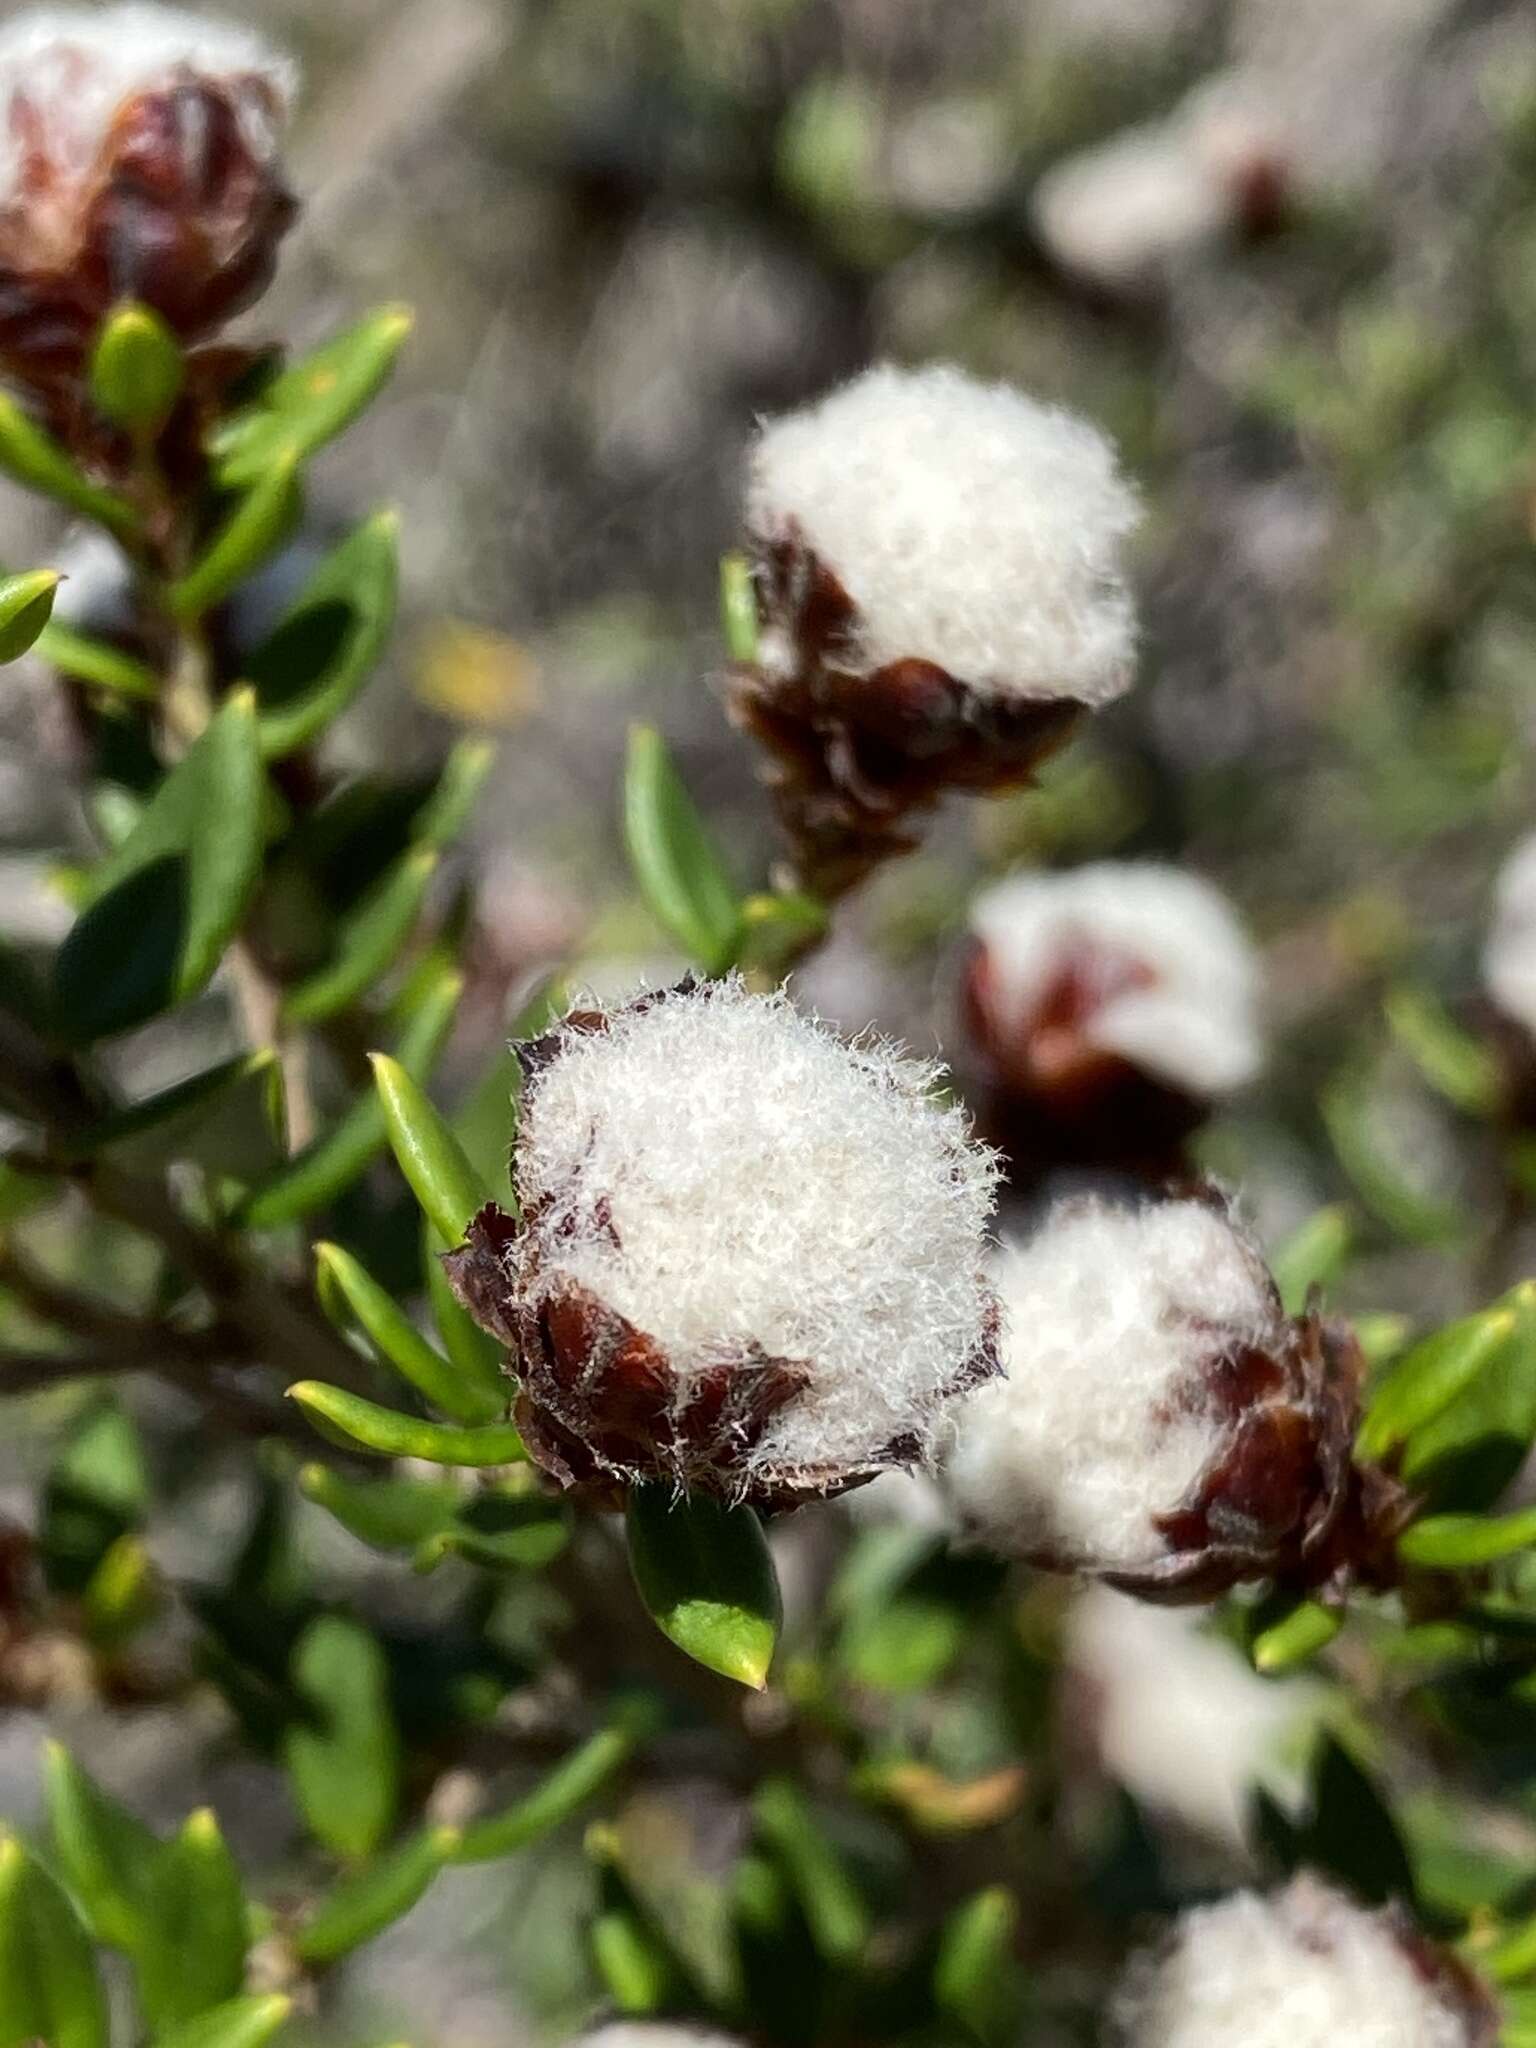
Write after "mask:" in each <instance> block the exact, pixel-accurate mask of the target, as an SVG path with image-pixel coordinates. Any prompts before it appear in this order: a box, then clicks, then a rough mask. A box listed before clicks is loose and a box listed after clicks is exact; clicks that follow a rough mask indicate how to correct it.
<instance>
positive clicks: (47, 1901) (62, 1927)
mask: <svg viewBox="0 0 1536 2048" xmlns="http://www.w3.org/2000/svg"><path fill="white" fill-rule="evenodd" d="M37 2042H41V2043H43V2044H44V2048H107V2004H106V1999H105V1997H104V1996H103V1994H102V1988H101V1980H100V1978H99V1977H98V1976H97V1974H96V1958H95V1957H94V1955H93V1954H92V1953H91V1944H90V1939H89V1937H88V1936H87V1934H86V1931H85V1929H84V1928H83V1927H82V1926H81V1924H80V1920H79V1917H78V1915H77V1914H76V1912H75V1909H74V1907H73V1906H72V1905H71V1904H70V1903H69V1900H68V1899H67V1898H66V1897H65V1896H64V1894H63V1892H62V1891H60V1889H59V1887H58V1886H57V1885H56V1884H55V1883H54V1881H53V1879H52V1878H51V1877H50V1876H49V1875H48V1873H47V1871H45V1870H44V1869H43V1867H42V1865H41V1864H39V1863H38V1862H36V1861H35V1859H34V1858H32V1857H30V1856H29V1855H28V1854H27V1852H26V1851H25V1849H23V1848H22V1846H21V1844H20V1842H18V1841H17V1840H16V1838H15V1836H14V1835H0V2048H28V2044H32V2043H37Z"/></svg>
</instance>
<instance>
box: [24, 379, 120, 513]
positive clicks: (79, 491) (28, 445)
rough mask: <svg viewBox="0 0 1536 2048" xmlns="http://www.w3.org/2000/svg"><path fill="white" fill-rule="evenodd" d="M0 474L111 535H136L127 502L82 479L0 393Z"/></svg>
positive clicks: (65, 457) (50, 440) (44, 435)
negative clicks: (110, 532) (66, 507)
mask: <svg viewBox="0 0 1536 2048" xmlns="http://www.w3.org/2000/svg"><path fill="white" fill-rule="evenodd" d="M0 471H3V472H4V474H5V475H7V476H9V477H14V478H15V480H16V482H17V483H19V484H25V485H26V487H27V489H28V490H32V491H38V492H40V493H41V494H42V496H43V497H45V498H53V499H54V500H56V502H57V503H59V504H60V505H68V507H69V508H70V510H71V511H72V512H78V513H80V514H81V515H82V517H84V518H86V519H91V520H94V521H95V522H96V524H97V525H98V526H106V527H110V528H111V530H112V531H113V532H114V533H119V534H125V533H126V534H131V533H134V532H136V531H137V528H138V524H139V515H138V514H137V512H135V511H134V509H133V507H132V506H131V505H130V504H129V503H128V501H127V499H126V498H119V497H117V496H116V495H115V494H114V493H113V492H111V491H104V490H101V489H99V488H98V486H97V485H95V484H93V483H92V482H91V481H90V479H89V478H88V477H84V476H82V475H81V474H80V472H79V470H78V469H76V467H75V465H74V463H73V462H72V461H71V460H70V458H69V456H68V455H66V454H65V452H64V450H63V449H62V448H61V447H60V446H59V444H58V442H57V441H55V440H54V439H53V438H52V436H51V435H49V434H47V433H45V432H44V431H43V429H42V428H41V427H40V426H39V425H38V424H37V422H36V421H35V420H34V419H32V418H30V417H29V415H28V414H26V413H25V412H23V411H22V409H21V407H20V406H19V405H18V404H17V403H16V401H15V399H14V398H10V397H7V396H5V395H4V394H3V393H0Z"/></svg>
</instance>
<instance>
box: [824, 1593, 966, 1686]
mask: <svg viewBox="0 0 1536 2048" xmlns="http://www.w3.org/2000/svg"><path fill="white" fill-rule="evenodd" d="M967 1632H968V1624H967V1618H966V1616H965V1615H964V1614H963V1613H962V1612H961V1611H960V1609H959V1608H957V1607H955V1606H952V1605H950V1604H949V1603H948V1602H946V1601H943V1600H940V1599H936V1598H933V1597H930V1596H924V1595H919V1594H903V1595H902V1596H901V1597H899V1598H898V1599H896V1600H894V1601H892V1602H891V1603H890V1605H889V1606H879V1607H876V1606H865V1607H861V1608H860V1609H859V1610H858V1611H857V1612H856V1613H855V1614H853V1615H852V1616H851V1617H850V1618H849V1620H848V1623H847V1625H846V1626H845V1628H844V1629H843V1632H842V1634H841V1636H840V1637H839V1639H838V1645H837V1659H838V1663H839V1664H840V1666H841V1667H842V1669H843V1671H844V1672H845V1673H846V1674H847V1676H848V1678H849V1679H850V1680H851V1681H852V1682H853V1683H854V1684H855V1685H864V1686H869V1687H871V1688H872V1689H873V1690H874V1691H876V1692H897V1693H900V1692H918V1691H920V1690H921V1689H922V1688H923V1687H924V1686H928V1685H935V1684H937V1682H938V1680H939V1679H941V1678H942V1677H943V1675H944V1673H945V1672H946V1671H947V1670H948V1669H949V1667H950V1665H951V1664H953V1663H954V1661H955V1659H956V1657H958V1656H959V1654H960V1652H961V1650H962V1649H963V1648H964V1647H965V1639H966V1635H967Z"/></svg>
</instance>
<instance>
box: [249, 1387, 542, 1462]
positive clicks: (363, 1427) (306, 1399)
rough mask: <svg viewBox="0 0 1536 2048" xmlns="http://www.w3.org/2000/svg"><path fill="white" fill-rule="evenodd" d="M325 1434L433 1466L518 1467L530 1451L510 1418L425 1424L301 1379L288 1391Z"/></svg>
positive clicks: (354, 1447)
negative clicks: (472, 1425) (464, 1424)
mask: <svg viewBox="0 0 1536 2048" xmlns="http://www.w3.org/2000/svg"><path fill="white" fill-rule="evenodd" d="M288 1398H289V1400H291V1401H297V1402H298V1404H299V1406H300V1407H301V1408H302V1409H303V1411H304V1413H305V1414H306V1415H307V1416H308V1417H309V1419H310V1421H311V1422H312V1423H313V1424H314V1425H315V1427H316V1429H318V1430H319V1432H320V1434H321V1435H322V1436H323V1437H327V1438H328V1439H329V1440H330V1441H331V1442H332V1443H338V1444H342V1445H344V1446H345V1448H346V1449H348V1450H352V1451H356V1450H363V1451H373V1452H375V1453H377V1455H378V1456H379V1457H382V1458H424V1459H426V1460H427V1461H428V1462H429V1463H430V1464H433V1465H476V1466H479V1465H512V1464H516V1463H519V1462H520V1461H521V1460H523V1459H525V1458H526V1457H527V1455H528V1453H527V1451H526V1450H525V1449H524V1447H523V1440H522V1438H521V1437H520V1436H519V1435H518V1433H517V1431H516V1430H515V1429H514V1428H513V1426H512V1424H511V1423H510V1422H491V1423H486V1424H484V1425H483V1426H482V1427H480V1428H478V1429H462V1428H459V1427H457V1426H455V1425H452V1424H449V1423H445V1422H424V1421H422V1420H421V1419H420V1418H419V1417H417V1416H415V1415H402V1414H400V1413H399V1411H398V1410H397V1409H394V1408H381V1407H380V1406H379V1405H378V1403H377V1402H376V1401H365V1400H363V1398H362V1397H361V1395H358V1394H348V1393H345V1392H343V1390H342V1389H341V1388H340V1387H328V1386H325V1385H324V1384H323V1383H322V1382H321V1381H319V1380H300V1381H299V1382H298V1383H297V1384H296V1385H294V1386H291V1387H290V1388H289V1389H288Z"/></svg>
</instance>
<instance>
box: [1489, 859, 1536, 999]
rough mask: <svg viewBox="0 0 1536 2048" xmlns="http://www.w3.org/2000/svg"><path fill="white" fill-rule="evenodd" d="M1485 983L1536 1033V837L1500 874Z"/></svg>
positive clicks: (1494, 997)
mask: <svg viewBox="0 0 1536 2048" xmlns="http://www.w3.org/2000/svg"><path fill="white" fill-rule="evenodd" d="M1483 980H1484V982H1485V983H1486V985H1487V989H1488V993H1489V995H1491V996H1492V997H1493V1000H1494V1001H1495V1003H1497V1004H1498V1006H1499V1008H1500V1009H1501V1010H1502V1011H1503V1012H1504V1014H1505V1016H1507V1017H1512V1018H1513V1019H1514V1021H1515V1022H1516V1023H1517V1024H1523V1025H1524V1026H1525V1028H1526V1029H1527V1030H1528V1031H1533V1032H1536V833H1532V834H1531V836H1530V837H1529V838H1527V839H1522V840H1521V842H1520V844H1519V845H1518V846H1517V847H1516V848H1515V850H1514V852H1513V853H1512V854H1511V855H1510V856H1509V858H1508V860H1506V861H1505V863H1504V865H1503V867H1502V868H1501V869H1500V870H1499V878H1498V881H1497V882H1496V883H1495V885H1494V892H1493V925H1492V928H1491V930H1490V931H1489V933H1488V940H1487V944H1486V945H1485V946H1484V948H1483Z"/></svg>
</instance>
